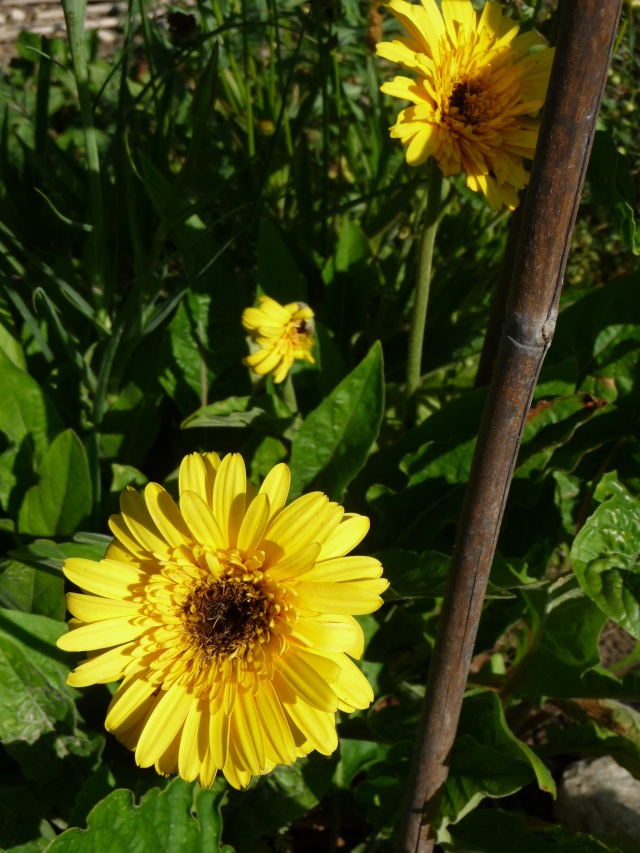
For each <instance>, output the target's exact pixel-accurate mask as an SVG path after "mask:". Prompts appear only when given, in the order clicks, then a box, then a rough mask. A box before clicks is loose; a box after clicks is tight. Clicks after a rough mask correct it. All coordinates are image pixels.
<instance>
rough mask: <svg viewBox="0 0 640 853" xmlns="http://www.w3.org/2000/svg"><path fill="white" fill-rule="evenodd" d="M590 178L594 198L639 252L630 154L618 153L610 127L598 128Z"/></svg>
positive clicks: (639, 252) (590, 166)
mask: <svg viewBox="0 0 640 853" xmlns="http://www.w3.org/2000/svg"><path fill="white" fill-rule="evenodd" d="M587 180H588V181H589V185H590V187H591V193H592V195H593V198H594V201H596V202H597V203H599V204H602V205H604V206H605V207H606V208H607V212H608V215H609V216H610V217H611V220H612V222H613V225H614V226H615V228H617V230H618V232H619V234H620V236H621V237H622V239H623V240H624V242H625V243H626V244H627V246H629V248H630V249H631V250H632V251H633V253H634V255H640V227H639V225H638V221H637V220H636V218H635V210H636V199H635V191H634V186H633V177H632V175H631V166H630V163H629V158H628V157H626V156H625V155H624V154H620V153H619V151H618V149H617V148H616V145H615V142H614V141H613V138H612V137H611V135H610V134H609V133H607V131H604V130H597V131H596V134H595V137H594V140H593V148H592V150H591V157H590V159H589V168H588V170H587Z"/></svg>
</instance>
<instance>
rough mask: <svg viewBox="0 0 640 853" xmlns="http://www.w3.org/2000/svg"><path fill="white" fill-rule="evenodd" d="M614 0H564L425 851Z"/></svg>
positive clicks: (414, 783)
mask: <svg viewBox="0 0 640 853" xmlns="http://www.w3.org/2000/svg"><path fill="white" fill-rule="evenodd" d="M621 5H622V0H566V2H565V3H564V8H563V15H562V21H561V23H560V33H559V36H558V45H557V48H556V50H557V53H556V59H555V62H554V65H553V69H552V72H551V83H550V86H549V93H548V96H547V102H546V106H545V109H544V115H543V119H542V127H541V129H540V136H539V141H538V148H537V151H536V156H535V159H534V163H533V170H532V175H531V184H530V187H529V191H528V193H527V199H526V201H525V204H524V210H523V221H522V228H521V237H520V241H519V244H518V251H517V254H516V260H515V264H514V271H513V281H512V286H511V297H510V300H509V304H508V306H507V312H506V317H505V323H504V328H503V332H502V341H501V345H500V350H499V352H498V358H497V360H496V365H495V369H494V373H493V379H492V382H491V387H490V389H489V395H488V399H487V403H486V406H485V410H484V414H483V418H482V424H481V426H480V433H479V435H478V443H477V447H476V451H475V454H474V458H473V465H472V468H471V474H470V477H469V485H468V487H467V491H466V495H465V500H464V505H463V508H462V514H461V518H460V524H459V528H458V536H457V540H456V547H455V549H454V554H453V560H452V564H451V571H450V574H449V581H448V586H447V591H446V594H445V599H444V603H443V608H442V614H441V617H440V625H439V630H438V636H437V638H436V644H435V648H434V652H433V656H432V662H431V667H430V671H429V679H428V682H427V693H426V698H425V703H424V706H423V712H422V716H421V719H420V724H419V730H418V739H417V748H416V751H415V753H414V755H415V758H414V766H413V768H412V774H411V779H410V782H409V792H408V797H407V803H406V811H405V816H404V821H403V826H402V830H401V834H400V839H399V844H398V850H399V851H401V853H431V851H432V850H433V845H434V840H433V836H432V832H431V831H432V825H433V820H434V818H435V815H436V813H437V808H438V801H439V795H440V794H441V792H442V788H443V785H444V783H445V781H446V778H447V774H448V767H447V764H446V762H447V758H448V756H449V752H450V750H451V746H452V744H453V741H454V738H455V732H456V728H457V725H458V720H459V717H460V708H461V706H462V698H463V694H464V690H465V686H466V682H467V675H468V671H469V664H470V661H471V656H472V653H473V644H474V642H475V638H476V633H477V630H478V622H479V620H480V613H481V610H482V604H483V601H484V595H485V591H486V587H487V581H488V577H489V571H490V568H491V563H492V560H493V555H494V552H495V547H496V541H497V538H498V532H499V530H500V524H501V521H502V515H503V512H504V506H505V503H506V499H507V495H508V492H509V486H510V483H511V477H512V474H513V469H514V466H515V461H516V457H517V454H518V449H519V447H520V440H521V437H522V430H523V427H524V423H525V419H526V417H527V413H528V411H529V407H530V405H531V399H532V396H533V391H534V388H535V384H536V381H537V378H538V374H539V372H540V367H541V366H542V362H543V360H544V357H545V355H546V352H547V350H548V348H549V345H550V343H551V338H552V336H553V332H554V329H555V323H556V317H557V313H558V300H559V297H560V290H561V287H562V278H563V275H564V270H565V266H566V261H567V255H568V252H569V245H570V243H571V235H572V232H573V225H574V223H575V218H576V213H577V209H578V203H579V201H580V193H581V190H582V185H583V182H584V175H585V171H586V167H587V161H588V158H589V152H590V150H591V143H592V141H593V134H594V131H595V124H596V118H597V115H598V108H599V105H600V100H601V98H602V90H603V88H604V83H605V79H606V73H607V68H608V65H609V59H610V56H611V51H612V48H613V42H614V37H615V32H616V27H617V23H618V19H619V17H620V10H621Z"/></svg>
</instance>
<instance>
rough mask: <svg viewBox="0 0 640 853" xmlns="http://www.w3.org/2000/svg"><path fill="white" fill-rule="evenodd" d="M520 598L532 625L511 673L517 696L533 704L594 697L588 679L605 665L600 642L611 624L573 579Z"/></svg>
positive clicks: (560, 581) (566, 579) (527, 592)
mask: <svg viewBox="0 0 640 853" xmlns="http://www.w3.org/2000/svg"><path fill="white" fill-rule="evenodd" d="M520 593H521V595H523V596H524V597H525V600H526V602H527V604H528V620H530V621H531V625H530V626H529V627H528V628H527V629H526V633H525V632H523V647H522V657H521V658H519V659H518V660H517V661H516V662H515V668H514V670H512V676H511V678H512V685H511V687H512V690H513V693H514V694H515V695H517V696H519V697H522V698H526V699H530V700H531V701H533V702H539V701H540V700H541V699H542V697H545V696H554V697H557V698H565V697H566V698H573V697H581V696H591V695H593V693H592V690H591V688H590V686H589V680H588V678H587V676H589V675H590V674H591V672H592V671H593V670H594V668H596V667H597V666H598V664H599V663H600V651H599V648H598V637H599V635H600V631H601V630H602V627H603V625H604V623H605V621H606V617H605V615H604V613H602V611H601V610H599V609H598V608H597V607H596V606H595V604H594V603H593V602H592V601H590V600H589V599H588V598H587V597H586V595H585V594H584V593H583V591H582V590H581V589H580V588H579V586H578V583H577V581H576V579H575V578H574V577H563V578H560V579H559V580H557V581H556V582H555V583H552V584H550V585H549V586H547V587H543V588H538V589H531V590H528V589H526V588H523V589H522V590H521V591H520ZM525 637H526V638H527V641H528V644H529V648H528V650H527V642H525V641H524V638H525ZM599 689H602V685H601V684H600V685H599Z"/></svg>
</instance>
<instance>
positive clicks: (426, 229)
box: [405, 157, 442, 404]
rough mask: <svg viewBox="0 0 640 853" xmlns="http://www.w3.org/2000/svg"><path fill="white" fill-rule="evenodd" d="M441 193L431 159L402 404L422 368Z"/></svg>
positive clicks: (439, 175) (416, 383) (439, 174)
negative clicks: (405, 386)
mask: <svg viewBox="0 0 640 853" xmlns="http://www.w3.org/2000/svg"><path fill="white" fill-rule="evenodd" d="M441 193H442V172H441V171H440V169H439V168H438V164H437V163H436V161H435V160H434V158H433V157H432V158H431V160H430V162H429V185H428V188H427V210H426V212H425V217H424V225H423V231H422V239H421V240H420V259H419V261H418V275H417V278H416V291H415V302H414V306H413V316H412V318H411V331H410V332H409V354H408V357H407V388H406V392H405V393H406V401H407V404H409V402H410V400H411V398H412V397H413V395H414V394H415V392H416V390H417V388H418V386H419V384H420V368H421V365H422V345H423V342H424V327H425V324H426V322H427V306H428V304H429V287H430V284H431V264H432V260H433V247H434V244H435V239H436V230H437V228H438V212H439V210H440V195H441Z"/></svg>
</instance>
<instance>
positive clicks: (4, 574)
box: [0, 560, 67, 621]
mask: <svg viewBox="0 0 640 853" xmlns="http://www.w3.org/2000/svg"><path fill="white" fill-rule="evenodd" d="M0 602H2V604H3V605H4V606H5V607H9V608H11V609H14V610H22V611H23V612H25V613H38V614H40V615H41V616H49V617H50V618H51V619H57V620H60V621H62V620H63V619H64V615H65V613H66V610H67V608H66V604H65V599H64V577H63V575H62V572H61V571H60V570H59V569H58V570H55V569H51V568H39V569H38V568H35V567H34V566H29V565H26V564H25V563H22V562H19V561H18V560H3V561H2V562H0Z"/></svg>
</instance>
